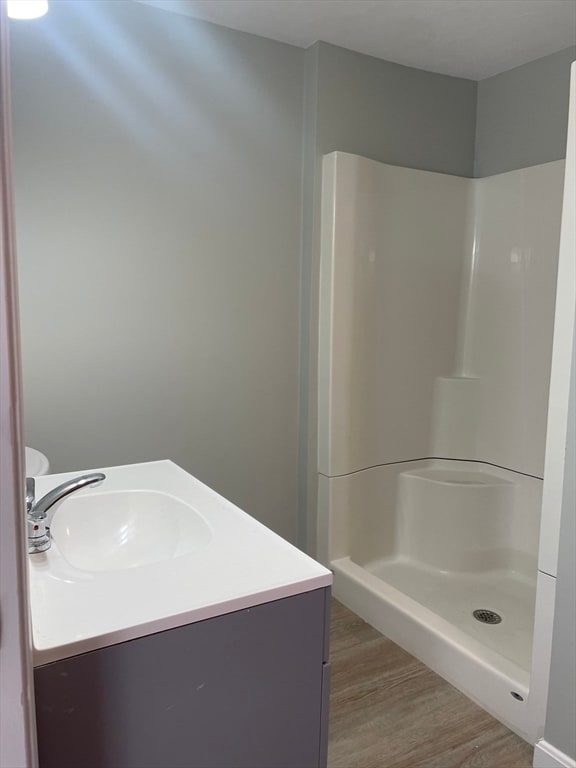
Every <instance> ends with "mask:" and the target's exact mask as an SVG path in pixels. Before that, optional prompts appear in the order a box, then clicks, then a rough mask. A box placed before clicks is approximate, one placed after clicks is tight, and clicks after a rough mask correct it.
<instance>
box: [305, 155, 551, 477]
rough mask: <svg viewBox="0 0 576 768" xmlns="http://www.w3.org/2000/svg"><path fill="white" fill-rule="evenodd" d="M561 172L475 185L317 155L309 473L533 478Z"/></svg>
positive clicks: (542, 430)
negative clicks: (419, 471)
mask: <svg viewBox="0 0 576 768" xmlns="http://www.w3.org/2000/svg"><path fill="white" fill-rule="evenodd" d="M564 165H565V163H564V161H562V160H559V161H556V162H553V163H545V164H543V165H538V166H533V167H531V168H527V169H523V170H518V171H511V172H509V173H505V174H499V175H497V176H494V177H490V178H487V179H477V180H472V179H465V178H462V177H458V176H452V175H448V174H438V173H430V172H426V171H417V170H413V169H408V168H399V167H396V166H393V165H388V164H385V163H378V162H374V161H372V160H368V159H366V158H363V157H358V156H355V155H350V154H344V153H340V152H337V153H332V154H330V155H327V156H325V158H324V161H323V169H324V175H323V184H322V205H323V208H322V242H321V273H320V284H321V285H320V334H319V338H320V349H319V353H320V354H319V441H318V442H319V452H318V457H319V472H321V473H322V474H324V475H326V476H330V477H334V476H339V475H344V474H348V473H351V472H356V471H358V470H361V469H366V468H368V467H373V466H376V465H381V464H391V463H394V462H403V461H414V460H417V459H422V458H425V457H442V458H451V459H468V460H470V461H483V462H488V463H491V464H495V465H497V466H500V467H504V468H507V469H510V470H516V471H519V472H523V473H525V474H528V475H533V476H536V477H540V478H541V477H542V476H543V474H544V448H545V437H546V413H547V404H548V388H549V381H550V366H551V358H552V345H551V340H552V334H553V329H554V306H555V295H556V275H557V268H558V252H559V241H560V219H561V211H562V192H563V178H564Z"/></svg>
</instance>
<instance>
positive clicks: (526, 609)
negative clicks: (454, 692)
mask: <svg viewBox="0 0 576 768" xmlns="http://www.w3.org/2000/svg"><path fill="white" fill-rule="evenodd" d="M331 567H332V569H333V571H334V595H335V597H336V598H337V599H338V600H340V601H341V602H342V603H344V604H345V605H346V606H347V607H348V608H350V609H351V610H353V611H354V612H355V613H357V614H358V615H359V616H361V617H362V618H363V619H364V620H365V621H367V622H368V623H369V624H371V625H372V626H373V627H375V628H376V629H378V630H379V631H380V632H382V634H384V635H386V636H387V637H389V638H390V639H391V640H392V641H394V642H396V643H397V644H398V645H400V646H401V647H403V648H404V649H405V650H407V651H408V652H409V653H412V654H413V655H414V656H416V657H417V658H419V659H420V660H421V661H422V662H423V663H424V664H426V665H427V666H429V667H430V668H431V669H433V670H434V671H435V672H437V673H438V674H440V675H441V676H442V677H444V678H445V679H446V680H448V681H449V682H450V683H452V684H453V685H454V686H455V687H456V688H458V689H459V690H461V691H462V692H463V693H465V694H466V695H467V696H469V697H470V698H471V699H473V700H474V701H476V702H477V703H478V704H479V705H480V706H482V707H483V708H484V709H486V710H487V711H488V712H490V713H491V714H493V715H494V716H495V717H497V718H498V719H499V720H501V721H502V722H503V723H505V724H506V725H507V726H508V727H509V728H511V729H512V730H514V731H515V732H516V733H518V734H519V735H520V736H522V737H523V738H524V739H526V740H527V741H530V742H533V740H534V738H535V734H533V733H532V728H531V725H530V722H529V718H528V709H527V699H528V689H529V681H530V662H531V651H532V633H533V623H534V603H535V594H536V582H535V580H533V579H532V578H531V577H529V576H528V575H523V574H522V573H520V572H518V571H513V570H505V569H494V570H488V571H477V572H462V571H459V572H447V571H442V570H440V569H438V568H434V567H430V566H428V565H423V564H421V563H419V562H417V561H414V560H411V559H409V558H405V557H395V558H383V559H380V560H373V561H370V562H366V563H364V564H362V565H359V564H358V563H356V562H354V561H353V560H352V559H351V558H350V557H343V558H340V559H336V560H333V561H332V562H331ZM476 609H487V610H489V611H494V612H496V613H498V614H499V615H500V616H501V617H502V621H501V623H498V624H484V623H481V622H480V621H478V620H477V619H475V618H474V617H473V615H472V614H473V611H474V610H476Z"/></svg>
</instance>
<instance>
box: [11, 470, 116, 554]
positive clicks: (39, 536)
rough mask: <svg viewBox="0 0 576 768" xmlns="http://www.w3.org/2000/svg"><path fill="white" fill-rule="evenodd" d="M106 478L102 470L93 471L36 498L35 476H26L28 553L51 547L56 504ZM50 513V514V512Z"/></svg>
mask: <svg viewBox="0 0 576 768" xmlns="http://www.w3.org/2000/svg"><path fill="white" fill-rule="evenodd" d="M105 479H106V475H104V474H102V472H92V473H91V474H89V475H80V476H79V477H75V478H73V479H72V480H67V481H66V482H65V483H62V485H59V486H57V487H56V488H53V489H52V490H51V491H48V493H46V494H45V495H44V496H42V498H40V499H38V500H36V482H35V480H34V478H33V477H27V478H26V518H27V522H28V554H31V555H33V554H36V553H37V552H46V550H47V549H50V545H51V544H52V538H51V536H50V523H51V522H52V516H53V515H54V512H55V511H56V509H55V507H56V505H57V504H58V503H59V502H61V501H62V500H63V499H65V498H66V497H67V496H69V495H70V494H71V493H74V492H75V491H79V490H81V489H82V488H86V486H88V485H91V486H96V485H100V483H101V482H102V481H103V480H105ZM50 510H52V511H51V512H50V515H48V512H49V511H50Z"/></svg>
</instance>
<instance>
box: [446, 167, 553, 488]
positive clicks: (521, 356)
mask: <svg viewBox="0 0 576 768" xmlns="http://www.w3.org/2000/svg"><path fill="white" fill-rule="evenodd" d="M564 166H565V162H564V161H563V160H558V161H556V162H552V163H545V164H543V165H535V166H532V167H530V168H526V169H522V170H517V171H510V172H508V173H502V174H498V175H496V176H491V177H489V178H486V179H478V180H476V181H473V182H471V184H472V185H473V186H474V189H475V192H474V207H473V209H471V210H470V214H471V215H472V217H473V223H472V222H471V225H472V226H473V230H474V234H473V243H470V247H469V249H467V251H466V254H465V259H467V260H468V265H467V274H468V278H467V280H466V285H465V286H463V288H464V295H463V317H462V318H461V323H462V326H463V328H462V330H463V333H462V334H461V337H460V341H461V345H462V348H461V350H460V353H459V358H460V365H461V368H460V369H458V368H456V370H455V371H454V372H455V374H456V375H457V376H459V377H463V378H458V379H456V380H454V379H453V380H451V381H449V382H446V381H441V382H438V385H439V386H438V389H437V394H438V395H439V398H438V402H439V403H441V402H442V395H446V400H445V401H444V403H443V404H444V405H446V406H447V411H448V413H449V414H451V417H452V419H453V420H454V427H455V430H454V431H453V432H452V434H451V435H449V436H448V435H447V437H449V439H446V440H443V439H441V436H440V435H439V434H438V433H437V434H436V435H435V438H436V445H435V452H434V455H436V456H454V457H460V458H468V459H476V460H478V461H487V462H490V463H493V464H497V465H499V466H502V467H507V468H508V469H513V470H516V471H519V472H524V473H526V474H530V475H535V476H537V477H542V476H543V474H544V447H545V439H546V415H547V410H548V389H549V382H550V365H551V359H552V343H551V342H552V335H553V329H554V306H555V297H556V275H557V270H558V249H559V247H560V219H561V212H562V192H563V180H564ZM469 377H470V378H469ZM446 385H448V388H446ZM442 387H444V391H443V390H442ZM464 425H466V426H465V428H464ZM448 431H449V430H448ZM455 435H456V436H457V443H456V444H455V443H454V436H455Z"/></svg>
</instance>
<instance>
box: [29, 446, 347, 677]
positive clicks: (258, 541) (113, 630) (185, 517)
mask: <svg viewBox="0 0 576 768" xmlns="http://www.w3.org/2000/svg"><path fill="white" fill-rule="evenodd" d="M94 471H96V472H103V473H104V474H105V475H106V479H105V480H104V482H103V483H102V484H101V485H99V486H87V487H85V488H83V489H82V490H78V491H75V492H74V493H72V494H71V495H69V496H68V497H66V498H65V499H63V500H62V502H61V503H60V504H59V506H58V507H57V508H56V510H55V512H54V515H53V518H52V521H51V523H50V528H51V534H52V544H51V547H50V548H49V549H48V550H47V551H45V552H40V553H37V554H30V555H28V564H29V576H30V578H29V583H30V605H31V612H32V634H33V643H34V654H33V656H34V664H35V665H37V666H38V665H43V664H47V663H50V662H52V661H57V660H59V659H64V658H69V657H70V656H75V655H78V654H82V653H87V652H90V651H93V650H97V649H99V648H104V647H107V646H110V645H114V644H117V643H122V642H125V641H127V640H133V639H136V638H138V637H143V636H145V635H150V634H155V633H157V632H163V631H165V630H168V629H173V628H175V627H179V626H184V625H186V624H191V623H194V622H197V621H203V620H204V619H210V618H213V617H215V616H220V615H223V614H226V613H232V612H234V611H239V610H242V609H244V608H250V607H252V606H256V605H260V604H263V603H268V602H270V601H274V600H279V599H281V598H284V597H290V596H292V595H296V594H301V593H302V592H306V591H312V590H315V589H320V588H322V587H327V586H329V585H330V584H331V583H332V574H331V572H330V571H328V570H327V569H326V568H324V567H323V566H321V565H320V564H319V563H317V562H315V561H314V560H312V559H311V558H309V557H308V556H307V555H305V554H303V553H302V552H300V551H299V550H298V549H296V548H295V547H293V546H292V545H291V544H289V543H288V542H287V541H285V540H284V539H282V538H280V537H279V536H277V535H276V534H275V533H273V532H272V531H270V530H269V529H268V528H266V527H265V526H264V525H262V524H261V523H259V522H257V521H256V520H255V519H254V518H252V517H250V515H248V514H246V513H245V512H243V511H242V510H241V509H239V508H238V507H236V506H235V505H234V504H231V503H230V502H229V501H227V500H226V499H224V498H223V497H222V496H220V495H219V494H217V493H216V492H215V491H213V490H211V489H210V488H208V487H207V486H206V485H204V484H203V483H201V482H200V481H199V480H197V479H196V478H194V477H192V475H190V474H188V473H187V472H186V471H184V470H183V469H181V468H180V467H178V466H177V465H176V464H174V463H173V462H171V461H155V462H150V463H146V464H131V465H128V466H124V467H110V468H99V469H97V470H79V471H78V472H71V473H66V474H60V475H45V476H43V477H38V478H36V497H37V498H40V497H41V496H43V495H44V494H46V493H47V492H48V491H51V490H52V489H54V488H56V487H57V486H59V485H61V484H62V483H64V482H67V481H69V480H72V479H73V478H76V477H78V475H82V474H85V473H86V472H94Z"/></svg>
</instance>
